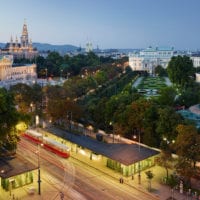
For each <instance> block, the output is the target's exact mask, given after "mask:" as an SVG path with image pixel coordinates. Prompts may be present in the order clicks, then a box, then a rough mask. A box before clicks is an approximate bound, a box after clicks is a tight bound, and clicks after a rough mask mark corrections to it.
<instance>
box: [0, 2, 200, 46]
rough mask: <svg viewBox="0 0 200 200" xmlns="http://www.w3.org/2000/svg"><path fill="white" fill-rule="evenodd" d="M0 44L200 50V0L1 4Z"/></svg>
mask: <svg viewBox="0 0 200 200" xmlns="http://www.w3.org/2000/svg"><path fill="white" fill-rule="evenodd" d="M0 8H1V11H0V21H1V28H0V42H8V41H10V36H11V35H12V36H13V38H15V37H16V36H17V37H18V39H19V37H20V35H21V32H22V26H23V23H24V19H26V22H27V25H28V31H29V37H30V38H32V41H33V42H41V43H50V44H72V45H76V46H79V45H81V46H82V47H85V44H86V42H87V41H91V42H92V44H93V47H96V46H97V45H98V46H99V48H102V49H103V48H146V47H148V46H150V45H151V46H174V47H175V49H184V50H186V49H191V50H197V49H200V25H199V21H200V0H1V2H0Z"/></svg>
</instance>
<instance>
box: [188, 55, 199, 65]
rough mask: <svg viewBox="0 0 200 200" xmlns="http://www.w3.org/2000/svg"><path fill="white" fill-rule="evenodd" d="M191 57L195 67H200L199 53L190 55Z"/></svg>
mask: <svg viewBox="0 0 200 200" xmlns="http://www.w3.org/2000/svg"><path fill="white" fill-rule="evenodd" d="M190 59H191V60H192V62H193V66H194V67H195V68H197V67H200V55H199V54H198V55H192V56H190Z"/></svg>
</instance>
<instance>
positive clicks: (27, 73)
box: [0, 55, 37, 81]
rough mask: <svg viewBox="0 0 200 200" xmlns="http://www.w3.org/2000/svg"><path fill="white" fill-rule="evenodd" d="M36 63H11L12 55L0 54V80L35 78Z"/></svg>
mask: <svg viewBox="0 0 200 200" xmlns="http://www.w3.org/2000/svg"><path fill="white" fill-rule="evenodd" d="M36 77H37V74H36V65H35V64H29V65H24V66H15V65H13V56H12V55H3V56H0V81H15V80H30V79H36Z"/></svg>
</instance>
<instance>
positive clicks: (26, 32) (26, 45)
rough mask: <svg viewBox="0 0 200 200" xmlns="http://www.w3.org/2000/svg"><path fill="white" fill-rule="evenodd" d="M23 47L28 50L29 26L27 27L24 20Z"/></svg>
mask: <svg viewBox="0 0 200 200" xmlns="http://www.w3.org/2000/svg"><path fill="white" fill-rule="evenodd" d="M21 47H22V48H24V49H26V48H28V30H27V25H26V21H25V20H24V25H23V29H22V36H21Z"/></svg>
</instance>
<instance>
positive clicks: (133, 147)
mask: <svg viewBox="0 0 200 200" xmlns="http://www.w3.org/2000/svg"><path fill="white" fill-rule="evenodd" d="M56 130H57V129H56ZM51 132H52V133H53V134H56V135H58V136H60V137H62V138H64V139H66V140H68V141H71V142H73V143H75V144H77V145H79V146H82V147H84V148H87V149H89V150H91V151H93V152H95V153H97V154H100V155H103V156H105V157H107V158H110V159H112V160H115V161H117V162H120V163H121V164H124V165H127V166H128V165H131V164H134V163H136V162H139V161H141V160H144V159H147V158H149V157H152V156H155V155H157V154H159V153H160V152H159V151H157V150H155V149H152V148H150V147H147V146H143V145H140V146H139V144H137V143H133V144H126V143H104V142H100V141H97V140H95V139H93V138H90V137H87V136H84V135H75V134H67V132H66V131H64V132H65V134H63V131H62V130H59V131H58V130H57V131H51Z"/></svg>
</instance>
